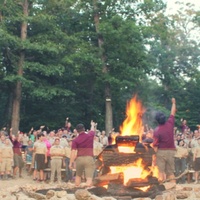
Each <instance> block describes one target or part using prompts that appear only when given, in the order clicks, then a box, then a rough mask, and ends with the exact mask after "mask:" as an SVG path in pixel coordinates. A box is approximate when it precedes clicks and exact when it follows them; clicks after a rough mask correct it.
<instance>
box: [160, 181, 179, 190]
mask: <svg viewBox="0 0 200 200" xmlns="http://www.w3.org/2000/svg"><path fill="white" fill-rule="evenodd" d="M163 185H164V187H165V189H166V190H170V189H172V188H175V187H176V183H171V182H167V183H163Z"/></svg>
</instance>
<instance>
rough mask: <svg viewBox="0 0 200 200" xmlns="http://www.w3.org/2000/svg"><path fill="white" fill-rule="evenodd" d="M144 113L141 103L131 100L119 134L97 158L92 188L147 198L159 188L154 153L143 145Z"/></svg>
mask: <svg viewBox="0 0 200 200" xmlns="http://www.w3.org/2000/svg"><path fill="white" fill-rule="evenodd" d="M144 112H145V109H144V108H143V106H142V103H141V102H140V101H139V100H138V99H137V97H136V96H135V97H133V98H132V99H131V100H130V101H129V102H128V103H127V108H126V119H125V120H124V122H123V123H122V125H121V127H120V135H117V136H116V137H115V138H114V142H113V144H112V145H110V146H107V147H106V148H105V149H104V150H103V151H102V153H101V154H100V155H99V156H98V159H97V163H98V168H99V171H100V175H99V177H97V178H96V179H95V185H96V186H99V187H104V188H106V189H107V192H108V193H110V194H115V195H119V196H120V195H127V194H128V195H130V196H132V197H136V196H139V197H141V196H148V195H149V192H150V193H151V192H152V191H153V190H154V189H155V187H154V186H155V185H158V179H157V177H158V170H157V168H156V167H153V166H152V155H153V152H154V151H153V149H152V148H151V147H150V146H149V145H148V146H146V145H145V144H143V143H142V134H143V122H142V115H143V114H144Z"/></svg>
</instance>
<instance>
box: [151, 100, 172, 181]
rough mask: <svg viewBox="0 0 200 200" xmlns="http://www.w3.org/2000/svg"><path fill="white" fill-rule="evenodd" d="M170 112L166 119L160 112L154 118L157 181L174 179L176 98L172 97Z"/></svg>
mask: <svg viewBox="0 0 200 200" xmlns="http://www.w3.org/2000/svg"><path fill="white" fill-rule="evenodd" d="M171 101H172V106H171V113H170V116H169V118H168V119H167V120H166V116H165V114H164V113H162V112H157V113H156V116H155V120H156V121H157V123H158V126H157V127H156V129H155V130H154V135H153V138H154V142H153V147H154V150H155V152H156V165H157V166H158V170H159V181H164V180H166V179H171V182H175V180H174V177H175V176H174V171H175V166H174V155H175V152H176V151H175V150H176V147H175V142H174V123H175V117H174V116H175V113H176V100H175V98H172V100H171Z"/></svg>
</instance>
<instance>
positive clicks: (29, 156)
mask: <svg viewBox="0 0 200 200" xmlns="http://www.w3.org/2000/svg"><path fill="white" fill-rule="evenodd" d="M25 159H26V170H27V172H28V174H30V173H31V164H32V159H33V142H32V140H29V141H28V146H27V147H26V148H25Z"/></svg>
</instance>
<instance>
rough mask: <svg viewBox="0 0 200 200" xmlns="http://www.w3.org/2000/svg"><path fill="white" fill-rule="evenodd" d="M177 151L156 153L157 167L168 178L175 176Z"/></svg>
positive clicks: (159, 151)
mask: <svg viewBox="0 0 200 200" xmlns="http://www.w3.org/2000/svg"><path fill="white" fill-rule="evenodd" d="M175 153H176V151H175V150H159V149H158V151H157V152H156V165H157V166H158V170H159V172H161V173H165V174H166V175H167V176H170V175H173V174H174V171H175V164H174V162H175V161H174V155H175Z"/></svg>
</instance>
